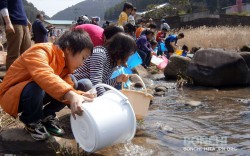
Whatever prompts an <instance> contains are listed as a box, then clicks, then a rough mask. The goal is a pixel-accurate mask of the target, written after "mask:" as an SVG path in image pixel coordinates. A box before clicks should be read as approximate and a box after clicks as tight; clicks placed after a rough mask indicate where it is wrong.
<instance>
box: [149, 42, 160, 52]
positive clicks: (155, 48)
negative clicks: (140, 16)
mask: <svg viewBox="0 0 250 156" xmlns="http://www.w3.org/2000/svg"><path fill="white" fill-rule="evenodd" d="M150 44H151V48H152V49H153V50H154V54H156V53H157V46H158V43H157V42H156V40H151V41H150Z"/></svg>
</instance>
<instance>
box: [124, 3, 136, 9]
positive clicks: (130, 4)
mask: <svg viewBox="0 0 250 156" xmlns="http://www.w3.org/2000/svg"><path fill="white" fill-rule="evenodd" d="M133 8H134V7H133V4H132V3H130V2H126V3H124V5H123V11H126V9H133Z"/></svg>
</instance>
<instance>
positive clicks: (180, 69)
mask: <svg viewBox="0 0 250 156" xmlns="http://www.w3.org/2000/svg"><path fill="white" fill-rule="evenodd" d="M190 62H191V59H190V58H188V57H183V56H179V55H173V56H171V57H170V59H169V62H168V65H167V67H166V68H165V69H164V75H165V77H166V78H167V79H176V78H177V74H182V75H186V71H187V68H188V65H189V63H190Z"/></svg>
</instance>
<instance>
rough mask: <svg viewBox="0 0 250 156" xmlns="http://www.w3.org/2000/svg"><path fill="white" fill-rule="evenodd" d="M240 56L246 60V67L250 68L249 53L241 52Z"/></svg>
mask: <svg viewBox="0 0 250 156" xmlns="http://www.w3.org/2000/svg"><path fill="white" fill-rule="evenodd" d="M239 54H240V56H242V57H243V59H244V60H245V61H246V63H247V66H248V68H249V69H250V53H249V52H241V53H239Z"/></svg>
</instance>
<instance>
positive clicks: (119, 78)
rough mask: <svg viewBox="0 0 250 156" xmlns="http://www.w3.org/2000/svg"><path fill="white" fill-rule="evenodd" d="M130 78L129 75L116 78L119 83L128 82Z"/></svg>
mask: <svg viewBox="0 0 250 156" xmlns="http://www.w3.org/2000/svg"><path fill="white" fill-rule="evenodd" d="M128 78H129V76H128V75H127V74H121V75H119V76H118V77H116V81H117V82H127V81H128Z"/></svg>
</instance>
